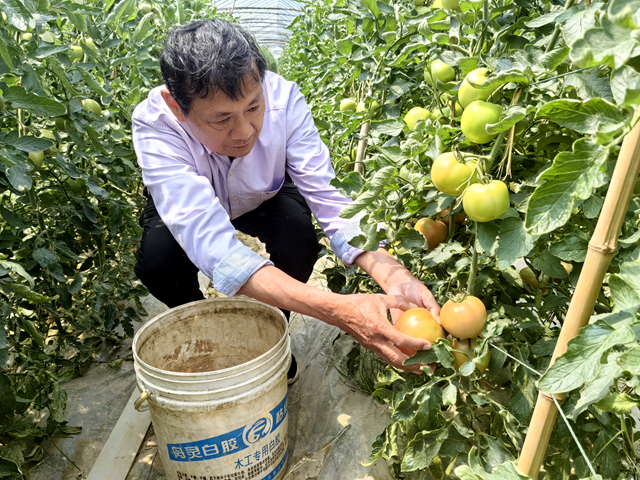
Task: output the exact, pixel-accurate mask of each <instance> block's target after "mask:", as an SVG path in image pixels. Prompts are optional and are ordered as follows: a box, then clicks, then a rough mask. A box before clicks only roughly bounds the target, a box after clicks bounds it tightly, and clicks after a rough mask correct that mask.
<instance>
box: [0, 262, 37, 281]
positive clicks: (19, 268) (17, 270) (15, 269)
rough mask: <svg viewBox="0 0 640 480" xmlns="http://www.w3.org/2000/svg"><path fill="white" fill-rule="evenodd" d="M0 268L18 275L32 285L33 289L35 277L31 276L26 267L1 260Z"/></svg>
mask: <svg viewBox="0 0 640 480" xmlns="http://www.w3.org/2000/svg"><path fill="white" fill-rule="evenodd" d="M0 267H2V268H4V269H5V270H8V271H10V272H14V273H17V274H18V275H20V276H21V277H22V278H24V279H25V280H26V281H27V282H29V285H31V287H32V288H33V287H34V285H35V283H34V280H33V277H32V276H31V275H29V274H28V273H27V271H26V270H25V269H24V267H23V266H22V265H20V264H19V263H16V262H11V261H9V260H3V259H0Z"/></svg>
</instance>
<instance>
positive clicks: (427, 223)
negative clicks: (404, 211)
mask: <svg viewBox="0 0 640 480" xmlns="http://www.w3.org/2000/svg"><path fill="white" fill-rule="evenodd" d="M413 228H415V229H416V230H417V231H419V232H420V233H421V234H422V235H424V238H426V239H427V246H428V249H429V250H433V249H434V248H436V247H437V246H438V245H440V244H441V243H442V242H444V241H445V240H446V238H447V234H448V233H449V229H448V228H447V226H446V225H445V224H444V223H443V222H440V221H438V222H436V221H434V220H432V219H430V218H421V219H420V220H418V223H416V226H415V227H413Z"/></svg>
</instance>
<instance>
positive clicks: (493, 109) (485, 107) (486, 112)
mask: <svg viewBox="0 0 640 480" xmlns="http://www.w3.org/2000/svg"><path fill="white" fill-rule="evenodd" d="M501 115H502V107H501V106H500V105H495V104H493V103H487V102H483V101H482V100H476V101H475V102H472V103H471V104H469V105H468V106H467V108H465V109H464V113H463V114H462V118H461V119H460V128H461V129H462V133H464V136H465V137H467V138H468V139H469V141H471V142H473V143H487V142H490V141H491V140H493V139H494V138H495V135H489V134H488V133H487V130H486V128H485V127H486V126H487V124H489V123H496V122H497V121H498V120H500V116H501Z"/></svg>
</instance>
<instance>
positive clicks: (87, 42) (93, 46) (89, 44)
mask: <svg viewBox="0 0 640 480" xmlns="http://www.w3.org/2000/svg"><path fill="white" fill-rule="evenodd" d="M84 43H85V45H86V46H87V47H89V48H90V49H91V50H93V51H94V52H96V53H98V47H96V44H95V43H94V41H93V39H92V38H87V39H86V40H85V41H84Z"/></svg>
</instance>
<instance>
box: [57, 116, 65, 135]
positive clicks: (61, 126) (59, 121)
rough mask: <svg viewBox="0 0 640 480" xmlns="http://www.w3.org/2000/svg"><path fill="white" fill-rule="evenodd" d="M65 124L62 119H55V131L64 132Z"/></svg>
mask: <svg viewBox="0 0 640 480" xmlns="http://www.w3.org/2000/svg"><path fill="white" fill-rule="evenodd" d="M66 124H67V122H66V121H65V119H64V118H56V122H55V126H56V130H57V131H59V132H65V131H66V128H65V126H66Z"/></svg>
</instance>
